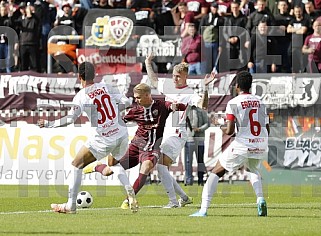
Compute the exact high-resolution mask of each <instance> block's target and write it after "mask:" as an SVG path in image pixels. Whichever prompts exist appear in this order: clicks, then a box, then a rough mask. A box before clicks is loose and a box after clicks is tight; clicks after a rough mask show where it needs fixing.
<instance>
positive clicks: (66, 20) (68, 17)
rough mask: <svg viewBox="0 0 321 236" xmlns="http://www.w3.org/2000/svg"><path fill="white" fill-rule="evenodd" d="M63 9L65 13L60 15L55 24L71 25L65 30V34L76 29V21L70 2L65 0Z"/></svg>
mask: <svg viewBox="0 0 321 236" xmlns="http://www.w3.org/2000/svg"><path fill="white" fill-rule="evenodd" d="M61 10H62V11H63V15H62V16H59V17H58V18H57V20H56V21H55V23H54V26H59V25H64V26H69V27H70V28H69V29H66V30H65V31H64V34H65V35H69V34H72V33H73V31H72V29H74V22H73V19H72V11H71V6H70V4H69V3H68V2H64V4H63V5H62V6H61Z"/></svg>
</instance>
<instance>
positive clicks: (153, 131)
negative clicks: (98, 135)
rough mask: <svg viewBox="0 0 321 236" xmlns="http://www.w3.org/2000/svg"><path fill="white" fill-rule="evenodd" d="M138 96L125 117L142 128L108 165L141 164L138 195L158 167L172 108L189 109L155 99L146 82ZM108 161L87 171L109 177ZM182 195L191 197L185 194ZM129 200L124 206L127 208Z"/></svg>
mask: <svg viewBox="0 0 321 236" xmlns="http://www.w3.org/2000/svg"><path fill="white" fill-rule="evenodd" d="M134 99H135V101H136V103H137V106H136V107H133V108H132V109H130V110H129V112H128V113H127V115H125V117H124V118H123V120H124V121H125V122H126V123H127V122H132V121H134V122H136V123H137V125H138V129H137V131H136V133H135V136H134V138H133V140H132V141H131V143H130V145H129V148H128V150H127V152H126V154H125V155H124V156H123V157H122V158H121V159H120V160H116V159H115V158H113V157H112V156H109V158H108V165H109V166H114V165H116V164H118V163H120V165H121V166H122V167H123V168H124V169H125V170H127V169H130V168H132V167H134V166H136V165H138V164H139V163H141V167H140V171H139V176H138V178H137V179H136V181H135V183H134V186H133V188H134V192H135V194H137V193H138V191H139V190H140V189H141V188H142V187H143V186H144V184H145V182H146V178H147V176H148V174H149V173H150V171H151V170H152V169H153V168H154V166H155V165H156V163H157V160H158V159H159V149H160V147H159V146H160V144H161V142H162V137H163V132H164V127H165V123H166V119H167V117H168V115H169V114H170V112H172V111H176V110H179V111H183V110H185V108H186V105H184V104H175V103H172V102H166V101H162V100H153V98H152V95H151V88H150V87H149V86H148V85H147V84H144V83H141V84H138V85H136V86H135V87H134ZM109 166H107V165H106V164H101V163H96V165H95V166H88V167H86V168H85V169H84V173H91V172H94V171H95V172H100V173H101V174H102V175H105V176H109V175H111V174H113V171H112V170H111V169H110V168H109ZM181 197H182V198H185V199H186V198H188V196H187V195H186V194H185V195H182V196H181ZM126 204H128V202H126V200H125V201H124V203H123V204H122V208H126Z"/></svg>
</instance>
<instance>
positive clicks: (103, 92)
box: [73, 83, 128, 139]
mask: <svg viewBox="0 0 321 236" xmlns="http://www.w3.org/2000/svg"><path fill="white" fill-rule="evenodd" d="M126 100H128V98H127V97H126V96H124V95H123V94H120V93H119V91H117V90H116V89H114V88H112V87H111V86H110V85H107V84H105V83H95V84H93V85H91V86H88V87H85V88H83V89H82V90H80V91H79V92H78V93H77V94H76V96H75V97H74V99H73V104H74V105H75V106H74V111H73V113H74V116H80V115H81V113H82V112H85V113H86V115H87V117H88V119H89V120H90V122H91V126H92V127H93V128H95V129H96V132H97V133H98V134H99V135H101V136H102V137H106V138H109V137H110V138H111V137H112V138H113V139H117V138H119V137H122V136H123V135H124V134H126V133H127V127H126V125H125V124H124V123H123V122H122V119H121V118H120V117H119V116H118V114H119V111H118V104H119V103H123V104H125V103H126Z"/></svg>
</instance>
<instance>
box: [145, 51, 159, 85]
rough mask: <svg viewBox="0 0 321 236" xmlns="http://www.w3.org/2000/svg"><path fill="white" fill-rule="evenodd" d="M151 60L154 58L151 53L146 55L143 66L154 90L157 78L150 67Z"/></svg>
mask: <svg viewBox="0 0 321 236" xmlns="http://www.w3.org/2000/svg"><path fill="white" fill-rule="evenodd" d="M153 58H154V54H153V53H152V52H151V53H150V54H148V55H147V56H146V59H145V66H146V71H147V75H148V78H149V80H150V82H151V85H152V86H153V87H154V88H157V84H158V77H157V75H156V73H155V72H154V70H153V67H152V61H153Z"/></svg>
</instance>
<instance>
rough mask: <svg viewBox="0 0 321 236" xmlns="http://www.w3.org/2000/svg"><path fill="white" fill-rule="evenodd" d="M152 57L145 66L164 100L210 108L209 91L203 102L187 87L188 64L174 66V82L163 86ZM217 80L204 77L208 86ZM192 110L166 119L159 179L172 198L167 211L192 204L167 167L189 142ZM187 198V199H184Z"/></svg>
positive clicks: (158, 169) (152, 82)
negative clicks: (188, 127) (153, 66)
mask: <svg viewBox="0 0 321 236" xmlns="http://www.w3.org/2000/svg"><path fill="white" fill-rule="evenodd" d="M152 59H153V54H149V55H148V56H147V57H146V60H145V65H146V70H147V74H148V77H149V79H150V81H151V84H152V86H153V87H155V88H157V89H158V91H159V92H161V93H162V94H164V95H165V100H166V101H170V102H173V103H181V104H185V105H190V106H192V105H196V106H197V105H200V106H201V107H204V108H207V105H208V92H207V89H205V93H204V96H203V99H202V98H201V97H200V96H198V95H197V94H196V93H195V92H194V90H193V89H192V88H190V87H188V85H187V83H186V80H187V75H188V64H186V63H181V64H178V65H176V66H175V67H174V70H173V80H171V81H170V83H169V84H167V83H164V84H161V83H160V82H158V78H157V75H156V74H155V73H154V71H153V68H152V65H151V63H152ZM213 80H214V74H211V75H207V76H205V80H204V85H205V88H207V85H208V84H209V83H210V82H211V81H213ZM188 112H189V109H186V110H185V111H184V112H183V111H181V112H178V111H176V112H174V113H171V114H170V115H169V117H168V118H167V120H166V124H165V130H164V137H163V141H162V144H161V156H160V158H159V161H158V164H157V166H156V168H157V171H158V176H159V178H160V180H161V182H162V184H163V185H164V188H165V190H166V192H167V195H168V197H169V203H168V204H167V205H166V206H165V207H164V208H176V207H183V206H185V205H187V204H190V203H192V201H193V200H192V198H191V197H186V196H187V195H186V193H185V192H184V191H183V189H182V188H181V187H180V185H179V184H178V183H177V182H176V180H175V179H174V177H172V176H171V175H170V173H169V170H168V168H169V167H170V166H171V165H172V163H175V162H176V158H177V157H178V156H179V154H180V153H181V151H182V149H183V147H184V145H185V142H186V140H187V136H188V135H187V132H186V115H188ZM176 193H177V194H178V195H179V196H181V197H180V199H179V200H177V198H176ZM183 196H185V198H184V197H183Z"/></svg>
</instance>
